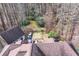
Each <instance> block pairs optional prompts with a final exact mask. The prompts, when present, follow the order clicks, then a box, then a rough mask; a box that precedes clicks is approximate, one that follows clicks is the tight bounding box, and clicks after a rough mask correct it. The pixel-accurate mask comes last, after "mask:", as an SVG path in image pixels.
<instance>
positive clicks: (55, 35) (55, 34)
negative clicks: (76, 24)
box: [48, 32, 59, 38]
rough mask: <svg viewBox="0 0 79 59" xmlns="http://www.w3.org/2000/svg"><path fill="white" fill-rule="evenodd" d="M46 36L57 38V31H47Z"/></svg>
mask: <svg viewBox="0 0 79 59" xmlns="http://www.w3.org/2000/svg"><path fill="white" fill-rule="evenodd" d="M48 37H49V38H58V37H59V35H58V33H57V32H49V33H48Z"/></svg>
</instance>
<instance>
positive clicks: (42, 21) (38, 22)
mask: <svg viewBox="0 0 79 59" xmlns="http://www.w3.org/2000/svg"><path fill="white" fill-rule="evenodd" d="M36 22H37V25H38V26H40V27H44V26H45V23H44V20H43V18H42V17H37V18H36Z"/></svg>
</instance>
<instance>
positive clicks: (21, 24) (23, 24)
mask: <svg viewBox="0 0 79 59" xmlns="http://www.w3.org/2000/svg"><path fill="white" fill-rule="evenodd" d="M29 24H30V21H29V20H22V21H21V22H20V26H27V25H29Z"/></svg>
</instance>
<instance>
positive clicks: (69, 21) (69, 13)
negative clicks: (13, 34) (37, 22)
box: [0, 3, 79, 41]
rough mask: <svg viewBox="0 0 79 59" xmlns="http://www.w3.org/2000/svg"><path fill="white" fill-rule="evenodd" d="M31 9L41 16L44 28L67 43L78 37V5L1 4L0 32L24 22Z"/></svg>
mask: <svg viewBox="0 0 79 59" xmlns="http://www.w3.org/2000/svg"><path fill="white" fill-rule="evenodd" d="M31 8H34V9H35V11H36V12H37V13H40V15H42V16H43V18H44V21H45V27H46V28H47V29H48V30H47V31H50V30H51V29H53V30H55V31H57V32H58V33H59V34H60V35H61V37H62V40H63V38H64V39H66V40H67V41H69V40H71V39H75V37H74V38H73V36H76V35H79V26H78V25H79V4H64V3H63V4H61V3H57V4H56V3H52V4H51V3H37V4H36V3H35V4H31V3H29V4H28V3H25V4H24V3H23V4H22V3H21V4H20V3H19V4H18V3H17V4H16V3H13V4H10V3H1V4H0V32H2V31H5V30H7V29H9V28H11V27H14V26H17V25H19V23H20V21H21V20H25V19H26V18H27V17H28V15H29V13H28V12H29V11H30V10H31Z"/></svg>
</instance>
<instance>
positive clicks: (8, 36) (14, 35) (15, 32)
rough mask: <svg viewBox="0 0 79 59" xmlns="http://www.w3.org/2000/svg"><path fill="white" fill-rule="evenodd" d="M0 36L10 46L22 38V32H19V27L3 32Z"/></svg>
mask: <svg viewBox="0 0 79 59" xmlns="http://www.w3.org/2000/svg"><path fill="white" fill-rule="evenodd" d="M0 35H1V36H2V37H3V39H4V40H5V41H6V42H7V43H8V44H10V43H13V42H14V41H16V40H17V39H19V38H20V37H21V36H23V35H24V32H23V31H22V30H21V28H20V27H14V28H12V29H10V30H8V31H4V32H3V33H1V34H0Z"/></svg>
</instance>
